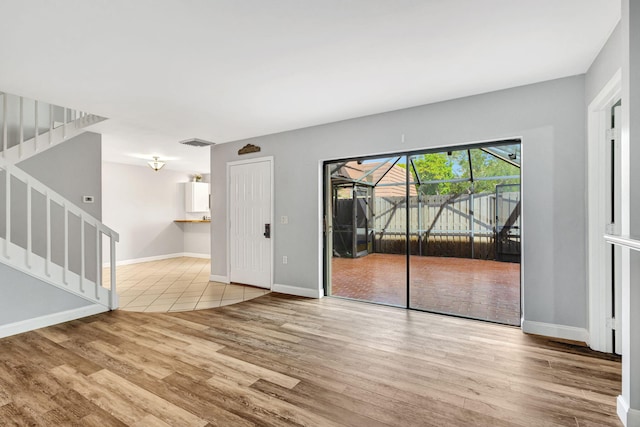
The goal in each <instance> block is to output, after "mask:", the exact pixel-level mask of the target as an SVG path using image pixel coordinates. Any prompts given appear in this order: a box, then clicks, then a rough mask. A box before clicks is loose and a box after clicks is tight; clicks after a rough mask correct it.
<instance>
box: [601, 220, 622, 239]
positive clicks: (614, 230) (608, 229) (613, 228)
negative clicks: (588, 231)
mask: <svg viewBox="0 0 640 427" xmlns="http://www.w3.org/2000/svg"><path fill="white" fill-rule="evenodd" d="M604 232H605V233H607V234H609V235H612V236H619V235H620V232H621V230H620V227H619V226H618V224H616V223H615V222H610V223H607V224H605V226H604Z"/></svg>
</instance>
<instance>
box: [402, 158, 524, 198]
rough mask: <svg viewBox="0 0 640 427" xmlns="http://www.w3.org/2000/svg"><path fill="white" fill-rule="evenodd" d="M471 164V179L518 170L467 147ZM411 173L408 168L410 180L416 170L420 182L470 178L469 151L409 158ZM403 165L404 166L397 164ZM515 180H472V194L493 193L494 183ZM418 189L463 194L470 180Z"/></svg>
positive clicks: (429, 185)
mask: <svg viewBox="0 0 640 427" xmlns="http://www.w3.org/2000/svg"><path fill="white" fill-rule="evenodd" d="M469 152H470V153H471V167H472V168H473V176H474V178H489V177H501V176H515V175H519V174H520V169H519V168H518V167H516V166H513V165H511V164H509V163H508V162H505V161H504V160H501V159H499V158H497V157H495V156H493V155H491V154H489V153H487V152H484V151H482V150H480V149H471V150H469ZM413 164H414V165H415V172H414V171H413V168H412V171H411V172H412V175H414V179H415V180H416V181H418V180H417V179H416V177H415V173H416V172H417V174H418V176H419V177H420V182H423V183H425V182H428V181H439V180H454V179H465V178H470V177H471V170H470V165H469V154H468V152H467V150H460V151H453V152H450V153H445V152H442V153H427V154H422V155H420V156H417V157H414V158H413ZM400 166H401V167H403V168H404V167H406V166H405V165H400ZM518 182H519V179H498V180H486V181H485V180H481V181H476V180H474V183H473V191H474V193H487V192H494V191H495V187H496V185H498V184H517V183H518ZM418 188H419V191H420V192H421V193H422V194H425V195H433V194H464V193H469V192H470V191H471V182H470V181H463V182H446V183H431V184H427V183H425V184H422V185H421V186H419V187H418Z"/></svg>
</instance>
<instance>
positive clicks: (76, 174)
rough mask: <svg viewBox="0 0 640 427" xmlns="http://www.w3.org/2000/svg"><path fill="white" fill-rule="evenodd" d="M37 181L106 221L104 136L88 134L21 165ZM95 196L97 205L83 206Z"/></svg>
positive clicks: (19, 164)
mask: <svg viewBox="0 0 640 427" xmlns="http://www.w3.org/2000/svg"><path fill="white" fill-rule="evenodd" d="M18 166H19V167H20V169H22V170H24V171H25V172H27V173H28V174H30V175H31V176H33V177H34V178H36V179H38V180H39V181H42V182H43V183H44V184H46V185H47V186H49V187H50V188H52V189H53V190H55V191H56V192H58V193H60V195H62V196H63V197H65V198H66V199H69V201H71V202H72V203H74V204H75V205H77V206H78V207H80V208H82V209H83V210H84V211H86V212H87V213H89V214H90V215H92V216H93V217H95V218H97V219H102V184H101V180H102V174H101V171H100V170H101V167H102V135H100V134H97V133H93V132H85V133H83V134H81V135H78V136H76V137H74V138H71V139H69V140H68V141H65V142H63V143H62V144H59V145H56V146H55V147H53V148H50V149H48V150H46V151H43V152H42V153H40V154H38V155H36V156H33V157H31V158H29V159H27V160H25V161H23V162H20V163H18ZM82 196H94V200H95V201H94V203H91V204H86V203H82Z"/></svg>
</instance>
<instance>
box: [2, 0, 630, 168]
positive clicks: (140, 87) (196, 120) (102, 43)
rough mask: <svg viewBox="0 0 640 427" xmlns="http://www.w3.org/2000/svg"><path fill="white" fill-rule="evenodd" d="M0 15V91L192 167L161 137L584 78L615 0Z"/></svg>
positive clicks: (229, 135) (195, 3)
mask: <svg viewBox="0 0 640 427" xmlns="http://www.w3.org/2000/svg"><path fill="white" fill-rule="evenodd" d="M0 15H1V16H2V17H3V23H2V25H1V26H0V39H1V40H2V43H0V58H1V61H2V62H1V65H0V90H3V91H6V92H9V93H14V94H18V95H23V96H28V97H32V98H35V99H39V100H43V101H48V102H52V103H56V104H59V105H63V106H67V107H72V108H77V109H82V110H85V111H88V112H91V113H95V114H99V115H102V116H105V117H108V118H109V120H108V121H106V122H104V123H101V124H99V125H97V126H96V127H95V128H94V130H95V131H97V132H100V133H102V134H103V135H104V136H103V145H104V153H103V156H104V159H105V160H109V161H116V162H121V163H132V164H144V161H145V160H143V159H142V158H145V159H147V158H148V159H150V157H151V155H160V156H161V157H162V158H170V159H173V160H170V161H169V162H168V163H167V168H173V169H179V170H185V171H199V172H208V170H209V158H208V149H206V148H204V149H203V148H194V147H185V146H182V145H179V144H178V143H177V141H179V140H183V139H187V138H191V137H197V138H202V139H206V140H210V141H214V142H217V143H222V142H228V141H233V140H237V139H242V138H247V137H252V136H258V135H265V134H270V133H275V132H280V131H284V130H289V129H296V128H301V127H306V126H311V125H317V124H322V123H328V122H333V121H337V120H343V119H348V118H353V117H359V116H364V115H368V114H374V113H379V112H384V111H390V110H395V109H400V108H405V107H411V106H415V105H421V104H427V103H432V102H436V101H441V100H446V99H452V98H457V97H462V96H467V95H472V94H478V93H484V92H489V91H493V90H498V89H503V88H508V87H513V86H519V85H524V84H529V83H534V82H539V81H544V80H549V79H554V78H559V77H564V76H570V75H575V74H580V73H584V72H586V71H587V69H588V67H589V65H590V64H591V63H592V61H593V59H594V58H595V56H596V55H597V53H598V51H599V50H600V49H601V47H602V46H603V45H604V43H605V41H606V40H607V38H608V36H609V34H610V33H611V31H612V30H613V28H614V27H615V25H616V23H617V22H618V20H619V18H620V0H536V1H525V0H173V1H169V0H135V1H132V0H61V1H51V0H2V2H1V3H0ZM136 156H137V157H136ZM140 157H142V158H140Z"/></svg>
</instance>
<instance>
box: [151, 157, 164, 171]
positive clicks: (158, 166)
mask: <svg viewBox="0 0 640 427" xmlns="http://www.w3.org/2000/svg"><path fill="white" fill-rule="evenodd" d="M147 164H148V165H149V167H150V168H151V169H153V170H154V171H156V172H158V171H159V170H160V169H162V167H163V166H164V164H165V162H161V161H160V160H158V156H153V161H152V162H147Z"/></svg>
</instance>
